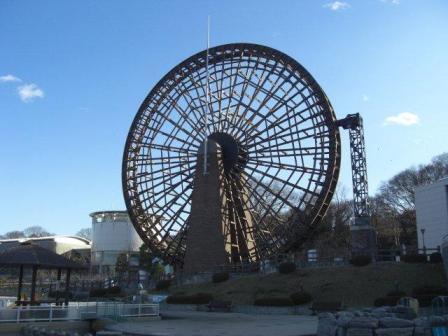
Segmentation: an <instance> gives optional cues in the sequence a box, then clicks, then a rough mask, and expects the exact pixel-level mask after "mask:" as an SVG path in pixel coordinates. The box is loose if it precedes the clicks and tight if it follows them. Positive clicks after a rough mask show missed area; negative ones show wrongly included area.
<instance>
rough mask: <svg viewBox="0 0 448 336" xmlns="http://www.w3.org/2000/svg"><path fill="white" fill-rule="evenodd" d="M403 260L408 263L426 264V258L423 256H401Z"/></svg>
mask: <svg viewBox="0 0 448 336" xmlns="http://www.w3.org/2000/svg"><path fill="white" fill-rule="evenodd" d="M401 260H403V261H404V262H407V263H424V262H426V256H425V255H423V254H406V255H404V256H401Z"/></svg>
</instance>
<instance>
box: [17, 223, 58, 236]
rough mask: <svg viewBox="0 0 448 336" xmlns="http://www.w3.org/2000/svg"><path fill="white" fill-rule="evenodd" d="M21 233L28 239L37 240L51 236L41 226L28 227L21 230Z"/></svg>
mask: <svg viewBox="0 0 448 336" xmlns="http://www.w3.org/2000/svg"><path fill="white" fill-rule="evenodd" d="M23 233H24V234H25V236H26V237H28V238H39V237H45V236H51V235H52V234H51V233H49V232H48V231H47V230H45V229H44V228H43V227H42V226H38V225H35V226H30V227H27V228H26V229H25V230H23Z"/></svg>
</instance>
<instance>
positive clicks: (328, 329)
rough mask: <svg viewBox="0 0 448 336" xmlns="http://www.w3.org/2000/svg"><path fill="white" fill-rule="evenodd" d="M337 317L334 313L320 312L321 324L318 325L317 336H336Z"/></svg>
mask: <svg viewBox="0 0 448 336" xmlns="http://www.w3.org/2000/svg"><path fill="white" fill-rule="evenodd" d="M337 328H338V326H337V324H336V318H335V317H334V315H333V314H330V313H322V314H319V324H318V325H317V336H336V330H337Z"/></svg>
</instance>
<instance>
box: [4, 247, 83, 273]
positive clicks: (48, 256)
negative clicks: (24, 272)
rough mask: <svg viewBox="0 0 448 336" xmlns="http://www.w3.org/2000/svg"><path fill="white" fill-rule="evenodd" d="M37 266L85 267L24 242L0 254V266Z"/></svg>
mask: <svg viewBox="0 0 448 336" xmlns="http://www.w3.org/2000/svg"><path fill="white" fill-rule="evenodd" d="M20 265H24V266H37V267H39V268H62V269H83V268H86V267H85V266H83V265H81V264H78V263H76V262H74V261H71V260H70V259H67V258H65V257H63V256H60V255H59V254H57V253H54V252H53V251H50V250H48V249H46V248H43V247H41V246H39V245H36V244H33V243H30V242H25V243H22V244H20V245H19V246H17V247H13V248H10V249H8V250H6V251H5V252H3V253H0V266H20Z"/></svg>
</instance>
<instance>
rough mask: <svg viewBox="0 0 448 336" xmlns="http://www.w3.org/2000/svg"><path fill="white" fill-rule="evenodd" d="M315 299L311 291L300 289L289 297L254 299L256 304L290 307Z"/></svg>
mask: <svg viewBox="0 0 448 336" xmlns="http://www.w3.org/2000/svg"><path fill="white" fill-rule="evenodd" d="M312 300H313V297H312V295H311V294H310V293H308V292H305V291H300V292H296V293H293V294H291V295H290V296H289V297H275V296H273V297H270V296H267V297H261V298H258V299H256V300H255V301H254V305H255V306H271V307H288V306H298V305H302V304H305V303H309V302H311V301H312Z"/></svg>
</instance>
